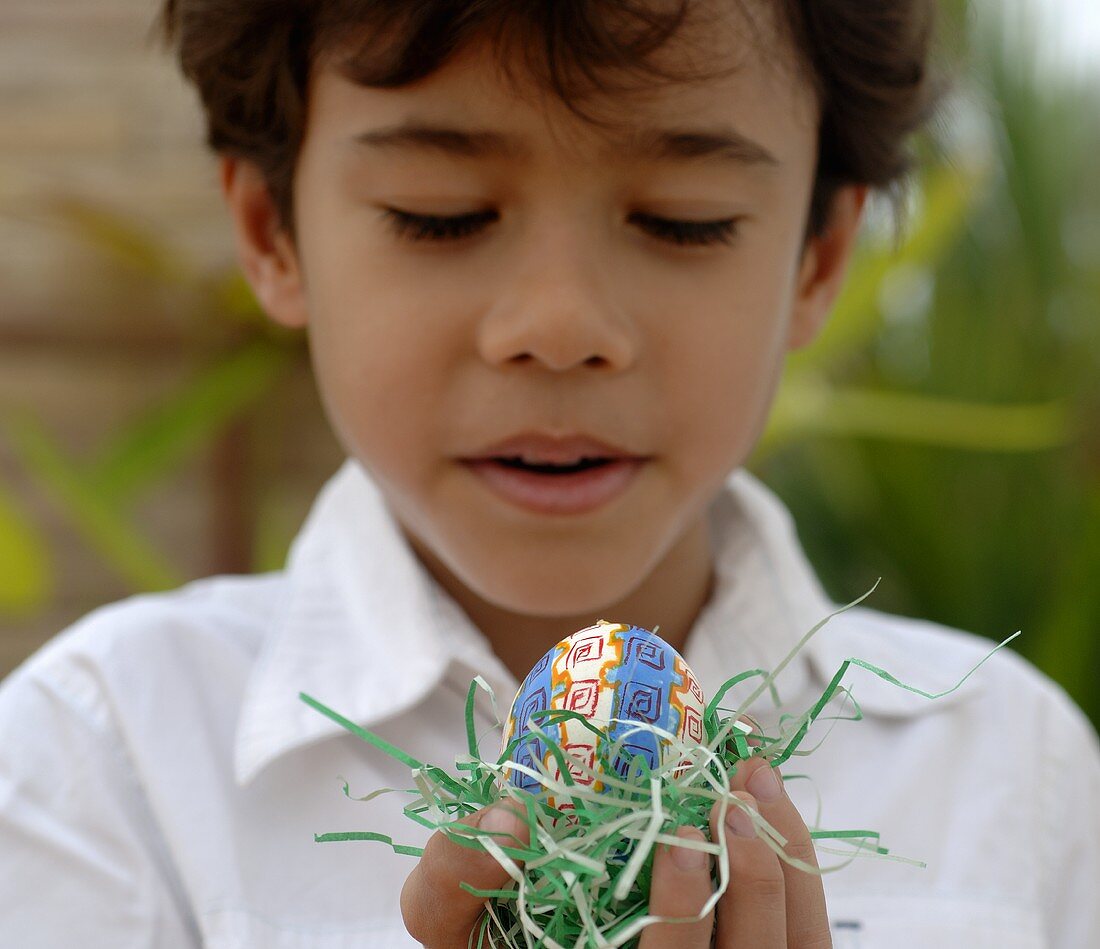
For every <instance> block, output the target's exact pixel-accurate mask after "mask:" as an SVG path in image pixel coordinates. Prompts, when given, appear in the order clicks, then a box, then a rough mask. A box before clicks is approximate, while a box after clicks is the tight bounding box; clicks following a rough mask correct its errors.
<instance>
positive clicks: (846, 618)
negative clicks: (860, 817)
mask: <svg viewBox="0 0 1100 949" xmlns="http://www.w3.org/2000/svg"><path fill="white" fill-rule="evenodd" d="M1013 632H1015V631H1014V630H1010V631H1007V632H1006V634H1005V636H1003V637H1002V638H1001V639H1000V640H992V639H987V638H985V637H983V636H978V635H976V634H974V633H970V632H966V631H964V630H960V629H954V628H952V627H949V626H945V625H943V624H940V623H936V622H933V621H930V620H925V619H917V618H914V617H908V616H899V615H894V614H890V613H884V612H880V611H878V610H873V609H868V608H866V607H853V608H852V609H850V610H847V611H846V612H844V613H841V614H840V615H838V616H835V617H834V618H833V619H831V620H830V621H829V623H827V624H826V625H825V627H824V628H822V629H821V630H819V631H818V633H817V634H816V636H815V639H814V640H811V643H810V644H809V646H808V647H807V652H808V656H809V659H810V664H811V667H812V668H813V670H814V672H815V675H816V678H817V679H818V680H819V681H823V682H825V683H828V682H829V681H830V680H831V678H832V677H833V676H834V675H835V674H836V673H837V671H838V670H839V668H840V667H841V665H842V664H843V663H844V662H846V661H847V660H849V659H857V660H860V661H861V662H863V663H865V664H866V665H867V666H874V667H876V668H877V669H878V670H880V671H881V672H883V673H886V674H888V675H889V676H891V677H893V678H894V679H897V680H898V681H899V682H900V683H902V685H897V684H894V683H892V682H890V681H888V679H886V678H884V677H882V676H880V675H879V674H878V673H876V672H874V671H872V670H870V669H867V668H866V666H863V665H859V664H857V663H852V665H850V666H849V667H848V670H847V672H846V674H845V676H844V678H843V681H844V683H845V684H851V685H852V686H853V691H854V693H855V695H856V697H857V700H858V701H859V702H860V705H861V706H862V707H864V708H865V710H867V711H868V712H869V713H871V714H878V715H887V716H897V717H911V716H919V715H923V714H936V713H938V712H943V711H947V710H948V709H951V710H953V711H954V712H956V714H959V715H965V714H974V715H980V716H982V717H983V718H986V719H987V720H988V717H989V716H991V715H996V716H999V715H1002V714H1003V715H1004V716H1005V718H1004V719H1002V721H1003V722H1004V721H1011V720H1013V719H1020V718H1022V717H1030V718H1032V719H1044V718H1045V719H1049V720H1051V721H1052V722H1056V723H1057V725H1058V727H1060V728H1064V729H1069V730H1070V731H1072V732H1073V733H1075V734H1076V735H1078V736H1080V737H1082V738H1084V739H1086V740H1087V739H1090V738H1091V741H1092V742H1093V743H1095V742H1096V732H1095V730H1094V729H1093V727H1092V724H1091V722H1090V721H1089V720H1088V718H1087V716H1086V715H1085V714H1084V712H1083V711H1081V709H1080V708H1079V707H1078V706H1077V704H1076V703H1075V702H1074V701H1073V699H1072V698H1071V697H1070V696H1069V695H1068V693H1067V692H1066V691H1065V689H1064V688H1063V687H1062V686H1061V685H1059V684H1058V683H1057V682H1055V681H1054V680H1053V679H1051V678H1050V677H1049V676H1048V675H1046V674H1045V673H1044V672H1042V671H1041V670H1040V669H1038V668H1037V667H1036V666H1035V665H1034V664H1033V663H1032V662H1030V661H1029V660H1028V659H1026V658H1025V657H1024V656H1022V655H1020V653H1018V652H1016V651H1015V650H1014V649H1013V646H1012V645H1011V644H1010V645H1006V646H1003V647H1001V648H997V646H998V643H999V642H1001V641H1003V640H1004V639H1007V638H1009V636H1011V635H1012V633H1013ZM1025 635H1026V633H1025ZM994 650H996V651H994ZM853 667H854V668H853ZM906 686H908V687H909V688H905V687H906ZM921 692H923V693H928V694H929V695H933V696H937V697H936V698H928V697H927V696H925V695H921V694H919V693H921ZM941 693H942V694H941Z"/></svg>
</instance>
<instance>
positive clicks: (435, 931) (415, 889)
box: [401, 802, 528, 949]
mask: <svg viewBox="0 0 1100 949" xmlns="http://www.w3.org/2000/svg"><path fill="white" fill-rule="evenodd" d="M458 823H461V824H467V825H469V826H470V827H479V828H481V829H483V830H488V831H492V837H493V839H494V840H495V841H496V842H497V843H498V844H500V845H501V846H502V847H508V846H514V845H515V844H516V840H513V839H512V838H516V839H518V841H520V842H521V843H524V844H526V843H527V839H528V828H527V824H526V822H525V821H523V820H521V818H520V817H519V815H518V814H517V813H516V811H515V810H514V809H513V808H512V807H510V806H509V805H508V804H507V803H504V802H501V803H498V804H494V805H492V806H491V807H485V808H482V809H481V810H480V811H477V812H476V813H474V814H470V815H468V816H466V817H464V818H462V820H461V821H458ZM509 879H510V877H509V876H508V873H507V871H506V870H505V869H504V868H503V867H502V866H501V865H500V864H499V863H497V862H496V860H495V859H494V858H493V856H492V854H488V853H484V852H481V851H478V850H471V849H469V848H467V847H463V846H462V845H461V844H458V843H455V842H454V841H453V840H451V839H450V838H448V837H447V835H446V834H444V833H443V832H442V831H436V832H435V833H434V834H432V836H431V837H430V838H429V840H428V844H427V846H426V847H425V848H424V854H423V856H421V858H420V862H419V863H418V864H417V865H416V866H415V867H414V868H413V871H412V873H410V874H409V877H408V879H407V880H405V885H404V887H402V889H401V917H402V919H403V921H404V923H405V928H406V929H407V930H408V931H409V934H410V935H411V936H412V937H413V938H414V939H416V940H417V941H418V942H420V943H422V944H423V945H425V946H427V947H429V949H466V947H467V946H468V945H469V938H470V933H472V932H473V930H474V927H475V926H476V925H477V923H478V920H479V919H480V918H481V914H482V912H483V911H484V908H485V900H483V899H482V898H480V897H477V896H474V895H473V893H468V892H467V891H466V890H464V889H462V887H460V886H459V883H466V884H468V885H469V886H472V887H474V888H475V889H479V890H496V889H500V888H501V887H503V886H504V885H505V884H506V883H507V882H508V880H509Z"/></svg>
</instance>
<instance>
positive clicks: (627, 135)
mask: <svg viewBox="0 0 1100 949" xmlns="http://www.w3.org/2000/svg"><path fill="white" fill-rule="evenodd" d="M704 6H707V4H700V7H704ZM693 9H694V10H695V11H696V12H695V15H694V16H693V17H690V18H688V19H687V20H685V22H684V24H683V25H682V26H681V28H680V30H679V31H678V32H677V33H676V34H675V35H674V36H673V37H671V39H669V40H668V41H667V42H666V43H665V44H664V45H663V46H661V47H660V48H659V49H657V50H656V51H655V52H654V53H652V54H651V55H650V61H651V62H653V63H654V64H655V65H656V66H657V67H658V68H663V69H668V70H671V71H672V73H673V74H675V75H679V74H680V73H681V72H682V71H683V70H685V69H686V70H688V71H689V72H691V73H694V74H697V75H698V76H699V78H696V79H693V80H691V81H687V82H684V81H660V79H659V77H657V76H647V75H645V74H639V73H637V72H635V73H632V74H630V75H624V74H623V73H622V72H621V71H619V72H617V73H616V72H614V71H612V70H608V69H604V70H603V71H602V73H601V74H599V75H597V77H596V78H597V79H598V80H600V82H599V83H598V84H596V83H592V82H591V79H589V80H588V81H587V83H582V84H581V85H574V86H570V92H571V98H572V101H573V102H575V103H578V104H579V105H580V106H581V108H582V109H583V113H584V115H586V116H593V117H595V118H596V124H593V123H592V122H589V121H585V120H584V119H583V118H582V117H581V116H578V115H577V114H576V113H575V112H573V111H571V110H570V108H569V107H568V105H567V104H566V102H564V101H562V99H561V98H560V96H559V95H558V94H557V93H556V92H555V91H554V90H553V89H552V84H551V83H550V82H549V81H548V78H547V72H546V66H545V58H544V57H543V56H542V55H540V54H539V53H538V52H537V51H536V53H535V58H534V59H533V58H532V47H530V46H520V45H517V43H515V42H514V41H513V42H508V41H507V40H505V41H504V42H500V41H499V39H498V41H497V42H494V41H492V40H491V39H490V38H489V37H485V36H482V37H476V38H474V39H473V40H472V41H470V42H468V43H467V44H466V45H465V46H464V47H461V48H459V49H458V50H456V51H455V52H454V53H452V54H451V55H450V56H449V57H448V58H447V59H446V60H445V61H444V62H443V64H442V65H441V66H440V67H439V68H438V69H436V70H435V71H434V72H433V73H431V74H430V75H428V76H425V77H423V78H421V79H419V80H417V81H415V82H412V83H408V84H406V85H403V86H400V87H393V88H385V89H383V88H374V87H370V86H364V85H360V84H357V83H356V82H354V81H353V80H352V79H351V78H350V74H349V73H348V72H347V71H345V70H344V69H342V68H341V64H342V63H344V62H345V61H346V57H347V55H348V53H349V52H350V50H348V49H347V48H344V49H337V50H333V51H331V52H330V53H329V54H328V55H326V56H324V57H322V58H321V59H320V60H319V61H318V63H317V64H315V72H314V76H313V80H312V82H311V92H310V123H309V124H310V126H311V127H319V128H327V130H328V131H329V132H337V131H338V130H341V129H343V130H345V131H346V132H348V133H353V137H352V140H353V141H355V142H357V143H358V144H359V145H363V146H366V148H367V149H368V150H369V151H371V152H373V153H374V154H378V155H382V154H390V155H400V154H401V153H402V152H407V153H410V154H411V153H414V152H415V153H418V154H428V153H431V152H435V153H436V154H440V155H444V154H446V155H450V156H451V157H467V158H471V159H473V158H487V159H497V160H501V161H510V162H513V163H527V164H529V163H531V162H532V161H534V160H536V159H537V157H538V155H539V154H543V153H545V151H546V149H547V148H552V149H553V150H554V151H555V152H560V151H563V150H569V151H575V152H578V153H581V157H584V158H586V159H587V160H589V161H608V160H611V159H612V158H613V157H623V158H637V159H639V160H651V161H660V160H666V159H668V160H673V159H680V158H685V157H687V158H690V157H697V158H698V157H705V158H714V159H716V160H726V161H728V162H730V163H739V164H742V165H744V166H751V165H755V166H758V167H763V166H767V165H774V164H778V163H779V162H780V159H777V157H776V152H781V151H782V150H783V143H784V142H785V141H787V140H789V139H791V138H792V137H793V138H795V139H799V140H804V139H805V138H806V136H807V135H813V134H814V133H815V132H816V121H817V115H818V108H817V102H816V99H815V95H814V92H813V89H812V87H811V85H810V83H809V82H808V81H807V80H806V79H805V78H804V76H803V69H802V65H801V64H800V63H799V62H798V61H797V58H796V56H795V52H794V49H793V47H792V46H791V44H790V42H789V41H788V39H787V36H786V33H785V31H784V30H783V29H782V28H781V24H780V23H779V22H778V20H777V17H776V14H775V12H774V10H775V8H774V6H773V5H772V2H771V0H764V2H759V0H757V2H751V0H750V2H747V3H746V2H744V0H742V2H733V3H731V2H729V0H724V2H723V3H722V4H721V5H720V8H719V9H718V10H717V11H716V12H715V11H711V12H710V13H709V14H708V15H707V16H706V17H703V16H701V15H700V13H699V8H693ZM540 41H541V40H536V41H535V42H536V43H537V42H540ZM536 60H537V61H536ZM565 68H566V69H567V70H568V69H570V68H571V64H569V63H566V64H565ZM439 130H442V131H439ZM455 130H460V131H461V130H469V131H470V132H474V133H475V134H472V135H461V134H460V135H457V136H456V135H454V134H453V132H454V131H455ZM670 133H672V134H670ZM675 133H679V134H675ZM699 133H703V134H702V135H700V134H699ZM720 139H724V141H721V140H720ZM765 142H771V143H774V146H775V147H769V146H768V145H766V144H765ZM788 147H791V146H790V145H789V144H788ZM693 152H694V153H695V154H694V156H693V155H692V153H693Z"/></svg>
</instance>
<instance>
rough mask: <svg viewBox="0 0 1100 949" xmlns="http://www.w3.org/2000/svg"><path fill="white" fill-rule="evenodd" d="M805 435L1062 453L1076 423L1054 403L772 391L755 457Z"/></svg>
mask: <svg viewBox="0 0 1100 949" xmlns="http://www.w3.org/2000/svg"><path fill="white" fill-rule="evenodd" d="M811 435H829V436H834V437H849V438H851V437H856V438H878V439H884V440H888V441H899V442H908V443H913V444H922V445H934V446H937V447H941V448H964V449H969V450H971V451H995V452H1028V451H1047V450H1050V449H1054V448H1062V447H1065V446H1066V445H1068V444H1069V443H1070V442H1072V441H1073V440H1074V438H1075V437H1076V436H1077V425H1076V423H1075V422H1074V421H1073V420H1072V416H1071V412H1070V408H1069V406H1068V404H1067V403H1066V402H1064V401H1061V400H1055V401H1052V402H1043V403H1038V404H1026V405H983V404H977V403H971V402H962V401H958V400H954V399H942V398H934V397H931V396H925V395H912V394H909V393H904V392H883V391H880V390H876V389H866V388H856V387H849V388H835V387H831V386H829V385H827V384H824V383H821V382H817V383H816V384H815V383H813V382H811V381H810V380H809V379H806V378H803V379H801V380H798V381H796V382H793V383H792V384H790V385H788V386H786V387H785V388H784V389H783V390H782V392H780V394H779V397H778V399H777V400H776V404H775V407H774V409H773V410H772V416H771V420H770V424H769V426H768V429H767V431H766V432H765V434H764V437H763V438H762V439H761V441H760V444H759V446H758V449H757V453H758V456H764V455H767V454H769V453H772V452H775V451H777V450H779V449H780V448H782V447H784V446H785V445H787V444H789V443H791V442H793V441H795V440H797V439H800V438H805V437H807V436H811ZM757 460H758V459H757Z"/></svg>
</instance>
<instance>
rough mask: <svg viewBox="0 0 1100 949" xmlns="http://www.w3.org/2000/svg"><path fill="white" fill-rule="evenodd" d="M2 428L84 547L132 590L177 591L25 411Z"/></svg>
mask: <svg viewBox="0 0 1100 949" xmlns="http://www.w3.org/2000/svg"><path fill="white" fill-rule="evenodd" d="M4 428H5V430H6V433H7V435H8V438H9V440H10V442H11V446H12V449H13V450H14V451H15V452H16V454H17V455H18V456H19V458H20V460H21V462H22V463H23V465H24V466H25V467H26V468H27V470H28V471H29V472H30V473H31V474H32V475H34V476H35V477H36V478H37V479H38V481H39V483H40V485H41V486H42V487H43V489H45V490H46V491H48V492H49V493H50V494H51V495H52V497H53V499H54V501H55V503H56V504H57V505H58V507H59V508H61V510H63V511H64V512H65V513H66V514H67V515H68V516H69V517H70V519H71V520H72V523H73V526H74V527H75V528H76V530H77V532H78V533H79V534H80V535H81V536H82V537H83V538H84V540H85V542H86V543H87V544H88V546H89V547H90V548H91V549H92V550H93V551H95V552H96V553H98V554H99V555H100V556H102V557H104V558H105V559H106V560H107V561H108V563H109V564H110V565H111V566H112V567H113V568H114V569H115V570H116V571H117V572H118V573H119V574H120V575H121V576H122V577H123V578H124V579H125V580H126V581H127V582H128V583H129V584H130V585H131V586H132V587H134V588H135V589H137V590H150V591H151V590H169V589H173V588H175V587H178V586H180V584H181V583H182V582H183V578H182V576H181V574H180V572H179V571H178V570H177V569H175V567H173V565H172V564H171V563H170V562H169V561H168V560H167V558H165V557H164V556H163V555H162V554H161V553H160V552H159V551H158V550H157V549H156V548H155V547H154V546H153V545H151V544H150V543H148V541H146V540H145V539H144V538H143V537H142V536H141V535H140V534H139V533H138V531H137V530H136V529H135V528H134V527H133V526H132V525H130V524H129V523H127V521H126V519H125V518H124V517H123V515H122V514H121V513H120V512H119V511H118V510H117V509H116V508H115V507H114V506H113V505H111V504H110V503H109V502H107V501H105V500H104V499H103V498H102V497H100V496H99V495H98V494H97V493H96V492H95V490H94V488H92V487H91V486H89V484H88V482H87V480H86V479H85V478H84V477H83V476H82V475H81V473H80V472H79V471H78V470H77V469H76V467H75V466H74V465H72V464H70V462H69V461H68V460H67V459H66V458H65V457H64V455H63V454H62V452H61V451H60V450H59V449H58V448H57V445H56V442H55V441H54V439H53V437H52V436H51V435H50V434H49V433H48V432H47V431H46V430H45V429H44V428H43V427H42V425H41V424H40V423H39V422H38V420H37V419H35V418H34V417H33V416H31V415H30V414H29V413H26V412H9V414H8V416H7V418H6V419H5V420H4Z"/></svg>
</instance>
